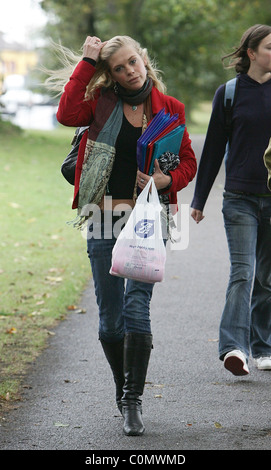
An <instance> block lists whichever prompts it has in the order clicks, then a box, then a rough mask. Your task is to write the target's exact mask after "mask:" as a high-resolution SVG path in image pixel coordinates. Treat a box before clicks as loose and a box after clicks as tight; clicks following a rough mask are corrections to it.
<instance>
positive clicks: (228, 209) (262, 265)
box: [219, 192, 271, 360]
mask: <svg viewBox="0 0 271 470" xmlns="http://www.w3.org/2000/svg"><path fill="white" fill-rule="evenodd" d="M222 212H223V216H224V223H225V230H226V236H227V241H228V247H229V254H230V263H231V270H230V278H229V284H228V288H227V293H226V302H225V307H224V311H223V314H222V318H221V324H220V337H219V357H220V359H221V360H222V359H223V357H224V356H225V354H226V353H227V352H229V351H231V350H233V349H239V350H241V351H242V352H243V353H244V354H245V355H246V357H247V359H248V357H249V354H250V352H251V354H252V356H253V357H254V358H257V357H260V356H271V197H257V196H253V195H244V194H236V193H232V192H225V193H224V200H223V210H222Z"/></svg>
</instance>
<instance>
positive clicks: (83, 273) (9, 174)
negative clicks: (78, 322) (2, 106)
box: [0, 126, 91, 406]
mask: <svg viewBox="0 0 271 470" xmlns="http://www.w3.org/2000/svg"><path fill="white" fill-rule="evenodd" d="M11 129H12V128H10V127H9V126H5V130H4V131H3V130H2V131H1V128H0V136H1V147H0V171H1V187H0V200H1V209H0V253H1V256H0V403H2V406H4V405H5V404H6V402H7V400H9V402H12V401H13V400H14V399H16V398H18V397H19V393H20V387H21V382H22V378H23V377H24V375H25V373H26V372H27V370H28V367H29V365H30V364H31V363H32V362H33V360H34V359H35V358H36V357H37V355H38V354H40V352H41V351H42V349H43V348H44V347H45V346H46V342H47V339H48V335H49V334H51V329H52V328H53V327H54V326H55V325H56V324H57V322H58V321H60V320H61V319H63V318H65V315H66V314H67V312H68V309H67V307H69V306H71V305H74V304H76V303H77V302H78V300H79V298H80V294H81V292H82V290H83V288H84V287H85V285H86V283H87V281H88V280H89V278H90V276H91V272H90V265H89V261H88V258H87V254H86V241H85V240H84V239H83V237H82V235H81V232H80V231H78V230H76V229H74V228H73V227H72V226H70V225H67V224H66V222H67V221H69V220H72V219H73V218H74V217H75V216H76V211H73V210H72V209H71V201H72V196H73V187H72V186H71V185H69V184H68V183H67V182H66V181H65V180H64V178H63V176H62V175H61V173H60V166H61V163H62V161H63V159H64V158H65V156H66V155H67V153H68V151H69V149H70V141H71V138H72V135H73V129H65V128H62V127H61V128H59V129H57V130H55V131H52V132H42V131H23V132H21V133H19V132H16V131H13V132H12V131H11Z"/></svg>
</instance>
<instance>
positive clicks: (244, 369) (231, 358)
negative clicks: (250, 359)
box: [224, 349, 249, 375]
mask: <svg viewBox="0 0 271 470" xmlns="http://www.w3.org/2000/svg"><path fill="white" fill-rule="evenodd" d="M224 367H225V368H226V369H227V370H229V371H230V372H232V374H233V375H247V374H249V370H248V366H247V360H246V356H245V355H244V353H242V351H239V350H238V349H234V350H233V351H230V352H228V353H227V354H226V356H225V357H224Z"/></svg>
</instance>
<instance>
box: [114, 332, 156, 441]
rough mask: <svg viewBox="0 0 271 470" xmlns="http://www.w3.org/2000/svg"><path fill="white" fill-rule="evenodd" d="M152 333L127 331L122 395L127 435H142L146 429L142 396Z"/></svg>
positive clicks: (124, 429) (124, 427) (124, 428)
mask: <svg viewBox="0 0 271 470" xmlns="http://www.w3.org/2000/svg"><path fill="white" fill-rule="evenodd" d="M151 348H152V335H150V334H148V335H146V334H139V333H127V334H126V335H125V338H124V379H125V382H124V386H123V396H122V400H121V403H122V415H123V417H124V425H123V431H124V433H125V434H126V435H127V436H140V435H142V434H143V432H144V431H145V426H144V423H143V420H142V407H141V399H140V396H141V395H142V394H143V390H144V385H145V379H146V375H147V369H148V364H149V358H150V353H151Z"/></svg>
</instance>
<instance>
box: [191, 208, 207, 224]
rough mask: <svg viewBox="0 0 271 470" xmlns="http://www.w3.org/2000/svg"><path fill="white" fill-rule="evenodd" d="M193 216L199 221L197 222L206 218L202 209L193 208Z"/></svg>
mask: <svg viewBox="0 0 271 470" xmlns="http://www.w3.org/2000/svg"><path fill="white" fill-rule="evenodd" d="M191 217H192V218H193V219H194V220H195V222H197V224H198V223H199V222H200V221H201V220H203V219H204V215H203V212H202V211H199V210H198V209H193V210H192V212H191Z"/></svg>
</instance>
